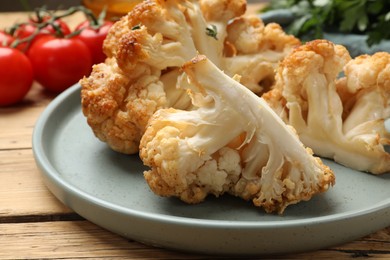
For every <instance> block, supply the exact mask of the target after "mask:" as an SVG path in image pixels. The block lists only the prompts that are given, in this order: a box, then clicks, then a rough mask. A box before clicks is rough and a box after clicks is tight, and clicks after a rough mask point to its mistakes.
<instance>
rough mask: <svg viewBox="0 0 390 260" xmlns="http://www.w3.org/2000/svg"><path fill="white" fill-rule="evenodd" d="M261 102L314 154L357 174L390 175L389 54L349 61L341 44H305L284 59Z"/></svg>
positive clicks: (317, 41)
mask: <svg viewBox="0 0 390 260" xmlns="http://www.w3.org/2000/svg"><path fill="white" fill-rule="evenodd" d="M343 68H344V74H345V76H343V77H342V78H338V76H339V74H340V72H341V71H342V70H343ZM263 97H264V98H265V99H266V100H267V101H268V103H269V104H270V105H271V106H272V107H273V108H274V109H275V111H276V112H277V113H278V114H279V115H280V116H281V118H283V120H284V121H285V122H286V123H288V124H290V125H292V126H293V127H294V128H295V129H296V130H297V133H298V135H299V137H300V138H301V140H302V142H303V143H304V144H305V145H307V146H309V147H310V148H312V149H313V151H314V153H315V154H316V155H318V156H323V157H328V158H331V159H334V160H335V161H336V162H339V163H341V164H343V165H345V166H347V167H350V168H353V169H356V170H360V171H368V172H371V173H374V174H380V173H386V172H389V171H390V154H389V153H387V152H386V150H385V145H389V144H390V133H389V132H387V131H386V130H385V126H384V120H385V119H386V118H390V54H388V53H384V52H381V53H376V54H374V55H373V56H368V55H363V56H360V57H357V58H355V59H354V60H351V58H350V56H349V53H348V52H347V50H346V49H345V48H344V47H342V46H340V45H335V44H333V43H331V42H328V41H325V40H316V41H313V42H309V43H307V44H306V45H303V46H301V47H299V48H297V49H296V50H294V51H293V52H292V53H291V54H290V55H289V56H287V57H286V58H285V59H284V60H283V62H282V63H281V65H280V66H279V69H278V73H277V77H276V84H275V89H273V90H272V91H270V92H269V93H266V94H265V95H264V96H263Z"/></svg>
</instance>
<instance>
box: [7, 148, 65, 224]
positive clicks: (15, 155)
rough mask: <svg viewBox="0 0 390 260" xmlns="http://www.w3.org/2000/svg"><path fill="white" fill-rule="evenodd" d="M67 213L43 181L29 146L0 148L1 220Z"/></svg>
mask: <svg viewBox="0 0 390 260" xmlns="http://www.w3.org/2000/svg"><path fill="white" fill-rule="evenodd" d="M70 212H72V211H71V210H70V209H69V208H67V207H65V206H64V205H63V204H62V203H61V202H59V201H58V200H57V199H56V198H55V197H54V196H53V195H52V194H51V193H50V192H49V190H48V189H47V188H46V187H45V185H44V184H43V182H42V177H41V174H40V172H39V171H38V169H37V167H36V165H35V161H34V158H33V155H32V150H31V149H26V150H8V151H0V223H1V218H5V217H8V218H9V217H10V216H14V217H15V216H25V215H49V214H57V215H58V214H65V213H70ZM7 222H8V221H7Z"/></svg>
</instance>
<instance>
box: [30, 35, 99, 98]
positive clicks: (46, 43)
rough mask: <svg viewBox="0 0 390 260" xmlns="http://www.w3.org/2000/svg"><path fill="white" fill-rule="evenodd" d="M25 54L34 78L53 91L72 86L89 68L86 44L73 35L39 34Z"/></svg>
mask: <svg viewBox="0 0 390 260" xmlns="http://www.w3.org/2000/svg"><path fill="white" fill-rule="evenodd" d="M27 55H28V57H29V58H30V61H31V64H32V66H33V69H34V75H35V79H36V80H37V81H38V82H39V83H40V84H41V85H42V86H43V87H44V88H46V89H48V90H49V91H52V92H61V91H63V90H65V89H66V88H68V87H70V86H72V85H73V84H75V83H77V82H78V81H79V80H80V79H81V78H82V77H83V76H86V75H88V74H89V73H90V72H91V68H92V59H91V55H90V53H89V50H88V48H87V46H86V45H85V44H84V43H83V42H82V41H80V40H78V39H75V38H69V39H68V38H56V37H54V36H52V35H47V36H44V37H41V38H39V39H38V40H36V41H35V42H34V43H33V45H32V46H31V47H30V50H29V52H28V54H27Z"/></svg>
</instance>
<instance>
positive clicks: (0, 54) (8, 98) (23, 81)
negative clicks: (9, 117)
mask: <svg viewBox="0 0 390 260" xmlns="http://www.w3.org/2000/svg"><path fill="white" fill-rule="evenodd" d="M33 78H34V77H33V69H32V66H31V63H30V61H29V60H28V58H27V57H26V55H24V54H23V53H22V52H20V51H19V50H17V49H12V48H8V47H0V106H8V105H12V104H15V103H17V102H19V101H21V100H22V99H23V98H24V97H25V95H26V94H27V92H28V91H29V90H30V88H31V86H32V83H33Z"/></svg>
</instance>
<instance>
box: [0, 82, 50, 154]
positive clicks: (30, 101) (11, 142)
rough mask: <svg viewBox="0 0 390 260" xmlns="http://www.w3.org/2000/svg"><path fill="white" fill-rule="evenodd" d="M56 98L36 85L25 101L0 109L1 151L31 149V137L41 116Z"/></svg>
mask: <svg viewBox="0 0 390 260" xmlns="http://www.w3.org/2000/svg"><path fill="white" fill-rule="evenodd" d="M54 97H55V95H54V94H52V93H48V92H46V91H44V90H43V89H42V87H41V86H40V85H39V84H38V83H34V85H33V87H32V89H31V90H30V92H29V93H28V94H27V96H26V97H25V99H24V100H23V101H22V102H21V103H19V104H16V105H13V106H9V107H1V108H0V150H5V149H19V148H31V136H32V132H33V129H34V125H35V122H36V120H37V119H38V117H39V115H40V114H41V113H42V111H43V110H44V109H45V107H46V106H47V104H48V103H49V102H50V101H51V100H52V99H53V98H54Z"/></svg>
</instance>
